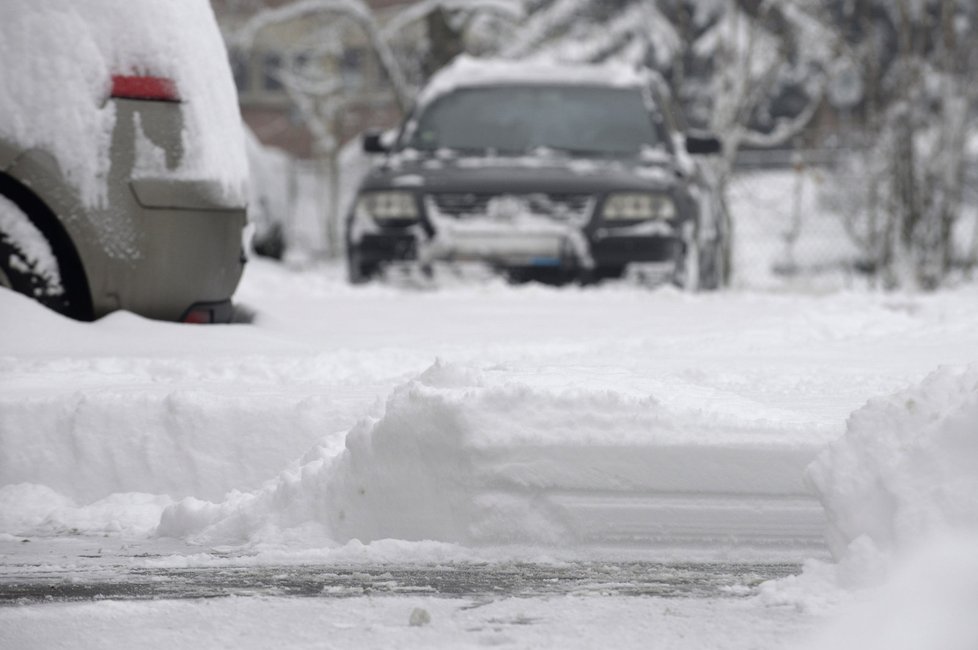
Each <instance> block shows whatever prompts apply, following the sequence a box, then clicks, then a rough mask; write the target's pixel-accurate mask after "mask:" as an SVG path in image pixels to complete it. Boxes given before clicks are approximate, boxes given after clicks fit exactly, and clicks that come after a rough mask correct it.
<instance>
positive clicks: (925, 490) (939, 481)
mask: <svg viewBox="0 0 978 650" xmlns="http://www.w3.org/2000/svg"><path fill="white" fill-rule="evenodd" d="M808 477H809V479H810V481H811V484H812V485H813V486H814V487H815V489H816V490H817V491H818V494H819V498H820V499H821V501H822V503H823V505H824V506H825V510H826V515H827V517H828V522H829V528H828V541H829V545H830V547H831V549H832V551H833V553H834V554H836V556H837V557H841V555H842V554H843V553H844V552H845V550H846V548H847V546H848V545H849V544H850V543H851V542H852V541H853V540H856V539H857V538H859V537H861V536H866V537H868V538H870V539H871V540H872V541H873V543H874V544H875V545H876V546H878V547H879V548H880V549H882V550H888V549H899V548H901V547H906V546H908V545H912V544H915V543H918V542H920V541H921V540H923V539H926V538H927V537H929V536H931V535H936V534H939V533H941V532H944V531H947V530H960V529H969V530H970V529H975V530H978V496H976V495H978V366H976V365H972V366H969V367H967V368H965V369H952V368H945V369H942V370H939V371H938V372H935V373H934V374H932V375H930V376H929V377H928V378H927V379H926V380H925V381H924V382H923V383H922V384H920V385H919V386H917V387H915V388H912V389H909V390H906V391H904V392H901V393H897V394H896V395H893V396H890V397H887V398H882V399H876V400H873V401H871V402H869V404H868V405H867V406H866V407H865V408H863V409H860V410H859V411H857V412H855V413H854V414H853V415H852V417H851V418H850V419H849V423H848V432H847V434H846V436H845V437H844V438H843V439H841V440H839V441H838V442H836V443H834V444H832V445H831V446H830V447H829V448H828V449H827V450H826V451H825V452H823V453H822V454H821V455H820V456H819V457H818V459H817V460H816V462H815V463H813V464H812V466H811V467H810V468H809V469H808Z"/></svg>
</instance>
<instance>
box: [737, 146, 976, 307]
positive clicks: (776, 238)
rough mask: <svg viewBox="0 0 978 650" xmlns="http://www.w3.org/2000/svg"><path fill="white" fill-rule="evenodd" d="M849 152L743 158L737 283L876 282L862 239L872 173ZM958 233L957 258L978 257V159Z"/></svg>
mask: <svg viewBox="0 0 978 650" xmlns="http://www.w3.org/2000/svg"><path fill="white" fill-rule="evenodd" d="M844 162H845V152H839V151H824V150H822V151H801V152H797V151H796V152H780V151H779V152H748V153H747V154H746V155H743V156H741V158H739V159H738V164H737V166H736V168H735V173H734V176H733V178H732V179H731V182H730V185H729V188H728V194H727V201H728V205H729V207H730V212H731V217H732V220H733V228H734V237H733V284H734V286H740V287H752V288H784V289H802V290H804V289H819V288H825V289H829V288H840V287H841V288H844V287H856V286H865V285H868V284H871V283H872V278H871V276H870V275H869V274H868V273H867V269H868V268H869V267H870V266H871V264H870V262H869V256H868V255H867V252H866V251H865V250H864V249H863V247H862V246H861V245H860V244H859V243H858V239H859V237H858V230H859V225H860V224H859V220H860V219H863V218H864V216H863V215H861V214H860V210H861V207H860V194H861V192H862V191H863V190H864V189H865V179H864V178H860V177H859V174H858V172H853V170H852V168H851V167H847V166H846V165H845V164H844ZM967 179H968V180H967V181H966V183H965V195H964V206H963V210H962V213H961V215H960V217H959V218H958V220H957V222H956V224H955V229H954V235H953V239H954V242H955V263H956V264H957V266H958V267H959V268H960V269H964V272H970V270H971V269H973V268H974V266H975V262H978V160H976V161H973V162H972V163H971V164H970V165H969V166H968V168H967Z"/></svg>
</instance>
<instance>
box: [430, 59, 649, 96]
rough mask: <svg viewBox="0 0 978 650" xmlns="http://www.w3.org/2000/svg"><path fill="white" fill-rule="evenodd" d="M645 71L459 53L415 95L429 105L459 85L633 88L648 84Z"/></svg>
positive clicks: (615, 66) (607, 65)
mask: <svg viewBox="0 0 978 650" xmlns="http://www.w3.org/2000/svg"><path fill="white" fill-rule="evenodd" d="M648 80H649V79H648V71H645V70H636V69H635V68H633V67H631V66H627V65H623V64H620V63H618V64H611V63H609V64H602V65H587V64H565V63H551V62H534V61H507V60H500V59H491V60H487V59H474V58H472V57H468V56H460V57H458V58H457V59H455V61H454V62H452V63H451V64H450V65H448V66H446V67H445V68H443V69H442V70H441V71H439V72H438V73H436V74H435V75H434V77H432V79H431V81H430V82H429V83H428V85H427V86H425V89H424V90H423V91H422V92H421V94H420V95H419V96H418V104H419V105H424V104H428V103H430V102H431V101H433V100H434V99H436V98H437V97H440V96H441V95H444V94H446V93H449V92H452V91H453V90H456V89H458V88H473V87H480V86H499V85H520V84H556V85H583V86H607V87H617V88H621V87H632V86H642V85H645V84H647V83H648Z"/></svg>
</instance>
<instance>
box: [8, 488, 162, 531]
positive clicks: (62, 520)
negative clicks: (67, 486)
mask: <svg viewBox="0 0 978 650" xmlns="http://www.w3.org/2000/svg"><path fill="white" fill-rule="evenodd" d="M172 503H173V500H172V499H170V498H168V497H165V496H157V495H152V494H138V493H132V494H114V495H112V496H109V497H106V498H104V499H99V500H98V501H96V502H94V503H91V504H88V505H86V506H79V505H78V504H77V503H75V501H74V500H72V499H70V498H68V497H66V496H64V495H62V494H59V493H58V492H55V491H54V490H52V489H50V488H48V487H45V486H43V485H33V484H30V483H20V484H15V485H4V486H2V487H0V535H3V534H13V535H17V534H32V535H58V534H65V533H68V532H72V531H74V532H80V531H84V532H85V533H86V534H90V535H95V534H123V535H129V536H133V535H136V536H142V535H147V534H149V533H151V532H152V531H153V529H154V528H156V525H157V524H158V523H159V520H160V513H161V512H162V511H163V508H164V507H166V506H168V505H170V504H172Z"/></svg>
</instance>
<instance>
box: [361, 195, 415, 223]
mask: <svg viewBox="0 0 978 650" xmlns="http://www.w3.org/2000/svg"><path fill="white" fill-rule="evenodd" d="M357 211H359V212H363V213H365V214H366V215H367V216H370V217H373V218H374V219H375V220H376V221H408V220H416V219H417V218H418V202H417V201H416V200H415V198H414V194H412V193H411V192H366V193H364V194H361V195H360V199H359V201H358V202H357Z"/></svg>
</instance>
